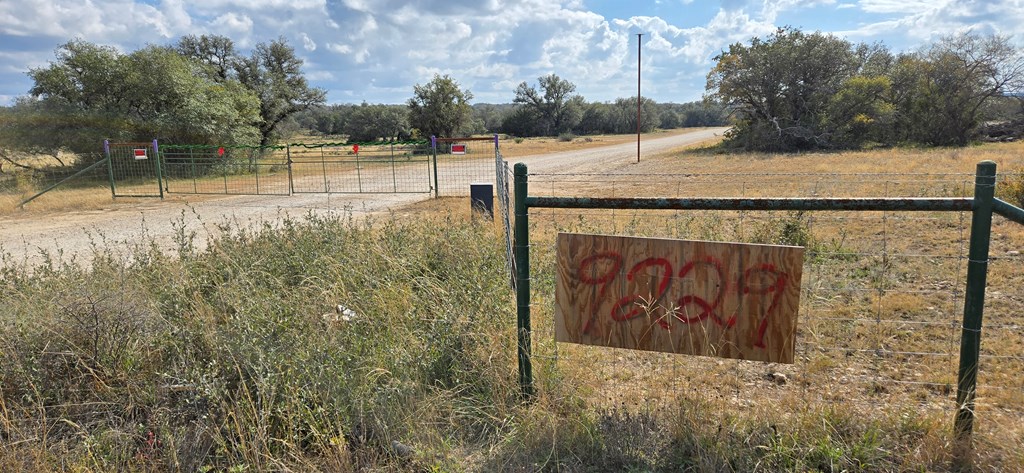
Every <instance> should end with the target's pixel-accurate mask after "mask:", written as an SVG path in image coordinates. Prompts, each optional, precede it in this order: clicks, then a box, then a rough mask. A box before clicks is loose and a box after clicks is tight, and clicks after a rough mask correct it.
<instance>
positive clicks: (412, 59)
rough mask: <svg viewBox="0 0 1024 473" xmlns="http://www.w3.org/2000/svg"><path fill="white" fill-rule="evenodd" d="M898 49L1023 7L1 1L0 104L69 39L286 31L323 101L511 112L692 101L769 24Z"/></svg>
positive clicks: (1021, 29) (247, 39)
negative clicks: (528, 86)
mask: <svg viewBox="0 0 1024 473" xmlns="http://www.w3.org/2000/svg"><path fill="white" fill-rule="evenodd" d="M785 25H788V26H795V27H798V28H801V29H804V30H818V31H823V32H829V33H834V34H836V35H838V36H841V37H845V38H847V39H849V40H851V41H855V42H861V41H864V42H882V43H884V44H886V45H887V46H889V47H890V48H892V49H894V50H898V51H902V50H911V49H914V48H917V47H920V45H922V44H924V43H927V42H929V41H932V40H934V39H936V38H938V37H939V36H942V35H945V34H949V33H955V32H958V31H962V30H968V29H970V30H973V31H975V32H979V33H1000V34H1007V35H1012V36H1013V37H1014V40H1015V41H1016V42H1017V43H1018V44H1021V43H1022V42H1024V1H1022V0H992V1H952V0H805V1H801V0H763V1H747V0H725V1H721V2H702V1H697V0H476V1H473V0H407V1H397V0H0V104H9V103H10V102H11V100H12V99H13V98H14V97H16V96H18V95H23V94H25V93H27V91H28V89H29V88H30V87H31V81H30V80H29V79H28V77H27V76H26V75H25V72H26V71H28V70H29V68H32V67H40V66H45V65H46V63H47V62H48V61H49V60H51V59H52V58H53V57H54V55H53V51H54V49H55V48H56V47H57V46H58V45H60V44H62V43H64V42H66V41H68V40H69V39H72V38H76V37H77V38H82V39H85V40H87V41H91V42H95V43H101V44H107V45H112V46H115V47H117V48H119V49H121V50H123V51H131V50H134V49H136V48H139V47H140V46H143V45H145V44H169V43H172V42H174V41H176V40H177V39H178V38H179V37H180V36H182V35H185V34H218V35H224V36H228V37H230V38H232V39H233V40H234V41H235V43H236V45H237V46H239V48H240V49H242V50H244V51H247V50H248V48H250V47H251V46H252V45H254V44H256V43H258V42H262V41H269V40H272V39H274V38H277V37H279V36H283V37H285V38H286V39H287V40H288V41H289V43H290V44H291V45H292V46H294V47H295V49H296V51H297V52H298V53H299V55H300V56H301V57H302V58H303V59H304V60H305V71H306V76H307V77H308V78H309V80H310V82H311V83H312V84H313V85H316V86H319V87H322V88H324V89H326V90H327V97H328V102H330V103H358V102H361V101H364V100H365V101H368V102H371V103H402V102H404V101H405V100H407V99H408V98H409V97H410V96H411V95H412V87H413V85H414V84H417V83H425V82H427V81H429V80H430V78H431V77H432V75H433V74H434V73H441V74H449V75H451V76H452V77H454V78H456V79H457V80H458V81H459V83H461V84H462V85H463V86H464V87H465V88H468V89H470V90H471V91H472V92H473V94H474V95H475V100H474V102H510V101H511V100H512V97H513V90H514V89H515V86H516V84H518V83H519V82H522V81H524V80H525V81H530V82H531V83H533V82H535V81H536V78H537V77H539V76H542V75H546V74H549V73H556V74H558V75H559V76H561V77H563V78H565V79H568V80H570V81H572V82H574V83H575V84H576V85H577V91H578V92H579V93H581V94H582V95H583V96H584V97H586V99H587V100H589V101H607V100H614V99H615V98H616V97H625V96H630V95H633V94H634V93H635V90H636V49H637V39H636V33H644V34H645V36H644V37H643V55H642V59H643V71H644V72H643V94H644V96H647V97H651V98H653V99H655V100H657V101H659V102H685V101H690V100H696V99H699V98H700V97H701V94H702V93H703V91H704V77H705V75H706V74H707V71H708V70H709V69H710V67H711V66H712V63H713V61H712V58H713V57H714V56H715V55H716V54H717V53H719V52H720V51H722V50H723V49H724V48H726V47H727V46H728V45H729V44H730V43H733V42H737V41H747V40H749V39H750V38H751V37H753V36H764V35H767V34H770V33H771V32H772V31H774V29H775V28H776V27H778V26H785Z"/></svg>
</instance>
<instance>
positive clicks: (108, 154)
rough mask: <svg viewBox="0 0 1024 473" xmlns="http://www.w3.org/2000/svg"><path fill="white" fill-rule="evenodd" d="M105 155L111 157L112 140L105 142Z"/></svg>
mask: <svg viewBox="0 0 1024 473" xmlns="http://www.w3.org/2000/svg"><path fill="white" fill-rule="evenodd" d="M103 154H105V155H107V156H110V140H103Z"/></svg>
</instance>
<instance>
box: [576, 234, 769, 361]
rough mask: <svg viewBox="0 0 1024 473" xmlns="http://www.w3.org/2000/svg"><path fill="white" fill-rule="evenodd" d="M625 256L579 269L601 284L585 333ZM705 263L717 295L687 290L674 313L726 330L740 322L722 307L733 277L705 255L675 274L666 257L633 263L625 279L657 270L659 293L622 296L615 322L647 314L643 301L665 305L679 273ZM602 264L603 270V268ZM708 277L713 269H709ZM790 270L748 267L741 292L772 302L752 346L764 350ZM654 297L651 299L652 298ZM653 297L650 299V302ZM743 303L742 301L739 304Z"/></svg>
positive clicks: (586, 279) (589, 281) (602, 256)
mask: <svg viewBox="0 0 1024 473" xmlns="http://www.w3.org/2000/svg"><path fill="white" fill-rule="evenodd" d="M623 263H624V261H623V258H622V255H620V254H618V253H614V252H605V253H598V254H594V255H591V256H589V257H587V258H585V259H583V261H581V262H580V265H579V271H578V272H577V275H578V278H579V281H580V282H581V283H583V284H586V285H589V286H595V287H597V288H598V292H597V298H596V299H594V301H595V302H594V303H593V304H592V306H593V309H592V311H591V314H589V317H588V319H587V322H586V323H585V324H584V326H583V330H582V333H584V334H587V333H589V332H590V330H591V329H592V328H593V326H594V322H595V321H596V319H597V317H598V316H599V314H598V310H599V308H600V306H601V303H600V301H601V300H603V299H604V297H605V295H606V294H607V293H608V288H609V287H610V286H611V285H612V283H613V282H614V281H615V280H616V279H617V278H618V276H619V274H620V270H621V269H622V266H623ZM701 266H703V267H706V268H707V270H708V271H710V272H713V273H714V275H715V277H716V279H717V280H718V284H717V287H718V289H717V291H716V292H715V297H714V299H713V300H711V301H710V302H709V301H707V300H706V299H704V298H703V297H700V296H699V295H695V294H684V295H683V296H682V297H680V298H679V299H678V300H677V301H676V304H675V305H676V308H675V310H674V311H673V312H672V316H673V317H674V318H675V319H676V320H678V321H680V322H682V323H684V324H687V325H689V324H693V323H700V322H703V321H705V320H707V319H708V318H710V319H711V320H712V321H713V322H714V323H715V324H717V325H718V326H720V327H723V328H725V329H726V330H728V329H730V328H732V327H733V326H735V325H736V322H737V319H738V317H739V313H738V311H737V313H734V314H733V315H732V316H731V317H729V318H728V319H727V320H724V319H723V318H722V317H720V316H719V312H720V311H721V310H720V309H721V307H720V306H721V305H722V302H723V301H724V299H725V296H726V294H727V293H728V291H729V290H730V286H729V281H728V280H727V279H726V275H725V269H724V268H723V266H722V263H721V262H720V261H718V260H717V259H715V258H712V257H710V256H709V257H706V258H704V259H698V260H694V261H688V262H686V263H685V264H684V265H683V266H682V268H680V269H679V273H678V274H674V272H673V268H672V263H670V262H669V261H668V260H667V259H665V258H658V257H651V258H647V259H645V260H643V261H640V262H639V263H636V264H635V265H633V267H632V268H630V270H629V272H627V273H626V280H627V281H630V282H632V281H636V280H637V278H638V277H643V275H644V274H645V273H646V270H647V269H648V268H658V271H659V273H660V280H659V281H658V286H657V289H656V294H651V295H649V296H648V298H647V299H645V298H644V297H643V296H642V295H640V294H630V295H626V296H624V297H622V298H620V299H619V300H618V301H616V302H615V304H614V305H613V306H612V309H611V313H610V316H611V318H612V320H614V321H616V322H626V321H629V320H632V319H635V318H637V317H639V316H640V315H643V314H644V313H646V312H645V311H644V307H643V306H642V305H641V303H643V304H644V305H647V306H652V305H655V304H659V303H661V301H662V299H664V297H665V295H666V294H667V293H668V291H669V287H670V286H671V284H672V278H673V276H676V277H678V278H679V279H680V280H681V279H684V278H686V276H687V275H689V274H690V273H691V272H692V271H693V270H694V269H696V268H698V267H701ZM599 268H600V269H599ZM709 276H710V273H709ZM786 277H787V276H786V274H785V273H783V272H781V271H779V270H777V269H776V268H775V266H774V265H772V264H770V263H764V264H757V265H755V266H753V267H750V268H748V269H746V270H745V271H744V272H743V273H742V274H741V275H740V277H739V278H738V279H739V280H738V281H736V289H735V292H737V293H738V294H737V296H738V297H740V298H742V297H756V296H761V297H762V298H765V297H770V298H771V300H770V302H769V303H768V308H767V309H766V310H764V311H762V313H763V314H764V316H763V317H762V318H761V320H760V321H759V324H758V328H757V339H756V340H755V341H754V346H756V347H759V348H765V347H766V345H765V342H764V339H765V335H766V332H767V330H768V317H769V316H771V314H772V313H774V312H775V310H776V309H777V308H778V304H779V300H780V299H781V298H782V295H783V292H784V290H785V287H786ZM651 297H653V299H650V298H651ZM649 299H650V300H649ZM691 306H696V308H697V312H696V313H695V315H692V316H690V315H688V314H689V313H691V312H688V311H687V310H685V309H686V308H687V307H691ZM741 307H742V305H741ZM657 322H658V325H659V326H661V328H663V329H665V330H670V329H671V325H670V320H668V319H666V318H664V317H661V318H658V320H657Z"/></svg>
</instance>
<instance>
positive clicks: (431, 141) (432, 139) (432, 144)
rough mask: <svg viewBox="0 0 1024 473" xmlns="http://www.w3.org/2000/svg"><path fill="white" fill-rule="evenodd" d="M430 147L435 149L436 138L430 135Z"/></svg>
mask: <svg viewBox="0 0 1024 473" xmlns="http://www.w3.org/2000/svg"><path fill="white" fill-rule="evenodd" d="M430 146H431V147H433V148H437V137H436V136H434V135H430Z"/></svg>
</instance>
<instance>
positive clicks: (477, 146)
mask: <svg viewBox="0 0 1024 473" xmlns="http://www.w3.org/2000/svg"><path fill="white" fill-rule="evenodd" d="M434 150H435V152H436V157H437V163H436V165H435V183H434V185H435V194H436V195H439V196H463V195H468V193H469V186H470V184H473V183H476V182H489V183H493V182H494V181H495V177H496V176H495V169H494V159H495V156H496V153H498V151H499V148H498V139H497V138H496V137H495V138H437V139H435V140H434Z"/></svg>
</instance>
